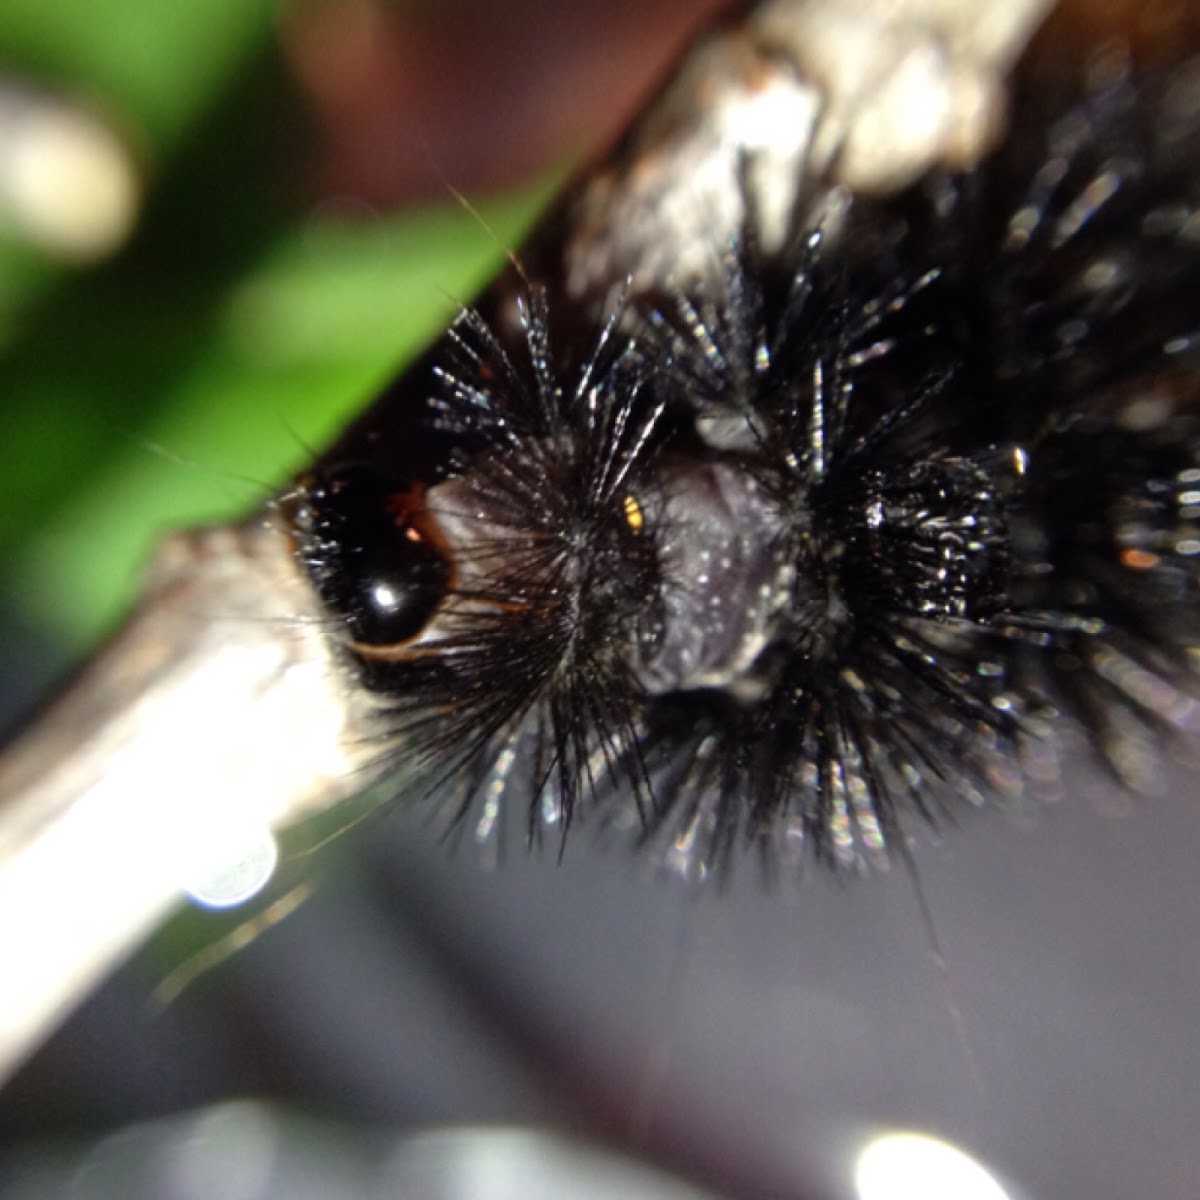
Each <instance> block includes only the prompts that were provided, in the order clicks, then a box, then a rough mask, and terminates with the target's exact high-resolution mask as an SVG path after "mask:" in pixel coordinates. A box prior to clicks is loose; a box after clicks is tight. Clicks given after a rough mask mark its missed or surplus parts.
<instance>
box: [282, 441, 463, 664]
mask: <svg viewBox="0 0 1200 1200" xmlns="http://www.w3.org/2000/svg"><path fill="white" fill-rule="evenodd" d="M295 520H296V527H297V530H298V532H299V535H300V553H301V556H302V558H303V561H304V563H305V565H306V566H307V567H308V570H309V571H310V573H311V574H312V578H313V581H314V583H315V584H316V587H317V591H318V593H319V594H320V596H321V600H322V601H323V602H324V604H325V605H326V607H327V608H328V609H329V611H330V612H331V613H333V614H334V615H336V616H338V617H340V618H342V620H343V621H344V622H345V625H346V629H347V631H348V632H349V634H350V637H351V639H352V640H353V641H354V642H356V643H358V644H360V645H364V646H379V647H382V646H394V645H398V644H402V643H404V642H408V641H411V640H412V639H413V638H415V637H417V636H418V635H419V634H420V633H421V631H422V630H423V629H424V628H425V627H426V625H427V624H428V623H429V621H430V619H431V618H432V617H433V615H434V613H435V612H436V611H437V609H438V607H439V606H440V604H441V602H442V600H443V599H444V598H445V595H446V592H447V589H448V587H449V585H450V576H451V569H450V563H449V562H448V561H447V559H446V556H445V554H444V553H443V552H442V550H441V549H440V548H439V546H438V545H437V539H436V536H435V530H434V527H433V522H432V520H431V518H430V517H429V516H428V514H427V513H425V511H424V488H423V486H422V485H420V484H409V483H407V482H406V481H403V480H399V479H396V478H394V477H393V476H391V475H389V474H388V473H387V472H384V471H381V470H380V469H379V468H377V467H373V466H370V465H368V464H365V463H345V464H341V465H339V466H336V467H332V468H330V469H328V470H324V471H322V472H320V474H318V475H314V476H311V477H310V478H309V479H308V480H307V481H305V483H304V484H303V500H302V502H301V504H300V505H299V507H298V508H297V511H296V518H295Z"/></svg>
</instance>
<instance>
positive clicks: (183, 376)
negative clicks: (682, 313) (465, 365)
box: [0, 0, 547, 649]
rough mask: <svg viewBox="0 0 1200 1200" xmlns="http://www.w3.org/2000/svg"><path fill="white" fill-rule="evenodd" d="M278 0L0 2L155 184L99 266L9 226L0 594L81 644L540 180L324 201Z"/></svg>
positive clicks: (470, 267)
mask: <svg viewBox="0 0 1200 1200" xmlns="http://www.w3.org/2000/svg"><path fill="white" fill-rule="evenodd" d="M275 9H276V5H274V4H271V3H267V2H266V0H202V2H200V3H192V4H184V5H175V4H154V3H151V2H149V0H101V2H99V3H98V2H97V0H53V3H47V2H46V0H0V70H2V71H4V72H5V73H8V74H10V75H12V76H15V77H20V78H21V79H22V80H23V81H25V82H27V83H32V84H35V85H40V86H48V87H53V88H55V89H60V90H65V91H68V92H70V93H71V94H73V95H75V96H79V97H83V98H86V100H87V101H88V102H90V103H92V104H94V105H96V106H97V107H98V108H99V109H100V110H101V111H103V112H104V113H105V114H106V115H107V116H108V117H109V118H110V119H111V120H112V121H113V122H114V124H115V126H116V127H117V128H118V129H119V130H121V131H122V132H123V133H124V134H125V135H126V136H127V137H128V138H129V139H130V140H131V144H132V145H133V146H134V147H135V149H136V152H137V154H138V156H139V158H140V161H141V162H142V164H143V169H144V176H145V183H146V200H145V208H144V211H143V213H142V217H141V219H140V222H139V225H138V228H137V230H136V232H135V235H134V237H133V239H132V241H131V242H130V244H129V245H128V246H127V247H126V248H125V249H123V250H122V251H121V252H120V253H119V254H118V255H117V257H116V258H114V259H113V260H112V261H110V262H108V263H107V264H105V265H103V266H99V267H93V268H88V269H81V268H67V267H63V266H56V265H54V264H52V263H49V262H47V261H43V260H41V259H39V258H38V257H37V256H36V255H35V254H34V253H33V252H32V251H30V250H28V249H27V248H23V247H21V246H19V245H15V244H0V566H2V567H3V573H2V575H0V604H4V605H6V606H8V607H10V608H13V607H16V608H19V609H20V610H22V612H23V613H24V614H25V615H26V616H27V617H29V618H31V619H33V620H34V621H36V623H37V624H38V625H39V626H40V627H41V628H43V629H44V630H46V631H48V632H50V633H52V634H53V635H54V636H56V637H58V638H60V639H62V640H64V641H65V642H66V643H67V644H68V645H69V646H70V647H71V648H73V649H77V648H79V647H81V646H82V645H83V644H84V643H85V642H86V641H87V640H89V639H91V638H93V637H94V636H96V634H97V633H98V632H99V631H101V630H102V629H103V627H104V626H105V625H106V624H108V623H110V622H111V621H113V620H114V619H115V617H116V615H117V614H118V613H119V611H120V609H121V607H122V606H123V605H124V604H125V603H127V602H128V599H129V598H130V596H132V594H133V593H134V592H135V590H136V584H137V572H138V566H139V564H140V562H141V561H142V560H143V559H144V557H145V554H146V552H147V550H148V548H149V545H150V544H151V542H152V540H153V537H154V535H155V533H156V532H157V531H160V530H162V529H163V528H166V527H170V526H178V525H185V524H194V523H196V522H199V521H204V520H211V519H215V518H225V517H229V516H231V515H233V514H236V513H239V512H243V511H245V510H246V509H247V508H248V507H249V506H251V505H252V504H253V503H254V502H255V501H256V500H257V499H258V498H259V497H261V496H262V495H263V494H264V492H265V491H266V490H268V489H270V488H271V487H273V486H276V485H278V484H279V482H280V481H281V480H282V479H283V478H285V477H286V474H287V472H288V471H290V470H292V469H294V468H295V466H296V465H297V464H298V463H299V462H301V461H303V459H304V458H305V457H306V455H307V453H308V449H307V448H308V447H311V446H316V445H320V444H321V443H322V442H323V441H324V440H325V439H327V438H328V436H329V435H330V433H331V432H332V431H333V430H334V429H336V428H337V426H338V425H339V424H340V423H342V422H343V421H344V420H345V419H346V418H347V417H348V416H349V415H350V414H352V413H353V412H354V411H355V410H356V409H357V408H358V407H360V406H361V405H362V404H364V403H365V402H366V401H367V400H369V399H370V396H371V394H372V392H373V390H374V389H376V388H377V387H378V386H379V385H380V384H381V383H382V382H383V381H384V380H385V379H386V378H387V376H388V375H389V374H390V373H391V372H392V371H394V370H395V369H396V367H397V366H398V365H399V364H400V363H401V362H402V361H403V360H404V358H405V357H406V356H407V355H410V354H411V353H413V352H414V351H415V350H416V349H417V348H419V346H420V345H421V344H422V343H423V342H424V341H426V340H427V339H428V338H429V337H430V336H432V335H433V334H434V333H435V332H436V331H437V329H438V328H440V327H441V326H443V325H444V324H445V322H446V321H447V319H448V318H449V316H450V315H451V314H452V313H453V311H454V309H455V306H456V304H457V303H459V302H460V301H464V300H467V299H469V298H470V296H471V294H472V293H473V292H474V290H475V289H476V288H477V287H478V286H479V285H480V284H482V282H484V281H485V280H486V278H487V276H488V275H489V274H490V273H491V271H492V270H493V269H494V268H495V265H496V263H497V261H498V260H499V258H500V256H501V254H502V247H503V246H505V245H512V244H514V243H515V242H516V241H518V240H519V236H520V231H521V229H522V227H523V225H524V224H525V223H526V222H527V220H528V219H529V216H530V215H531V214H532V212H533V211H534V209H535V207H536V204H537V203H538V202H539V201H540V200H541V199H542V198H544V196H545V195H546V192H547V183H546V182H545V181H543V183H541V184H540V185H538V186H534V187H531V188H530V189H529V190H528V192H526V193H524V194H521V195H518V196H510V197H506V198H502V199H499V200H495V201H492V202H490V203H481V204H480V211H481V212H482V214H483V215H484V217H485V219H486V222H487V225H488V226H489V227H490V229H491V231H493V232H494V236H493V232H489V231H488V230H487V229H485V228H484V227H483V225H482V224H481V223H480V221H479V220H478V219H477V218H476V217H474V216H472V215H471V214H469V213H467V212H466V211H464V210H463V208H462V207H461V206H460V205H456V204H454V203H451V202H449V201H448V203H447V205H446V206H445V207H444V208H442V209H437V210H421V211H413V212H406V213H396V214H365V213H362V212H349V213H348V212H347V211H344V210H343V211H339V210H338V209H337V208H336V206H330V205H326V206H324V207H321V206H315V205H314V203H313V201H312V198H311V195H309V194H308V193H307V192H306V188H305V184H304V179H303V172H302V170H301V169H300V165H299V164H301V163H303V162H304V161H306V160H305V155H306V153H307V150H306V148H305V147H304V146H303V144H302V133H301V131H302V129H303V120H302V119H301V113H300V107H299V104H298V102H297V101H296V99H295V97H294V96H293V94H292V89H291V85H290V82H289V80H288V79H287V77H286V73H285V72H284V70H283V69H282V67H281V65H280V62H279V58H278V55H277V51H276V48H275V21H276V19H277V14H276V11H275Z"/></svg>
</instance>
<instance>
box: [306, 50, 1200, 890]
mask: <svg viewBox="0 0 1200 1200" xmlns="http://www.w3.org/2000/svg"><path fill="white" fill-rule="evenodd" d="M1197 70H1200V63H1193V64H1191V65H1189V66H1186V67H1184V68H1179V69H1176V70H1175V71H1174V72H1170V73H1164V74H1162V75H1154V74H1149V73H1147V74H1141V75H1138V74H1136V73H1133V72H1131V71H1130V70H1123V71H1122V70H1114V69H1112V62H1111V61H1110V62H1108V63H1107V64H1106V69H1105V70H1103V71H1100V70H1093V71H1091V72H1090V73H1087V74H1085V76H1084V78H1085V80H1086V82H1084V83H1082V84H1080V86H1079V87H1078V88H1077V89H1075V90H1072V89H1070V88H1068V87H1067V86H1066V85H1065V84H1064V85H1063V88H1062V89H1061V91H1062V94H1060V95H1051V94H1049V91H1048V89H1047V87H1046V86H1045V84H1044V81H1043V82H1042V83H1041V84H1039V86H1038V87H1031V88H1027V89H1023V88H1022V86H1021V85H1020V84H1018V86H1017V90H1016V94H1015V97H1014V111H1013V116H1012V121H1011V132H1010V134H1009V135H1008V137H1007V138H1006V139H1005V140H1004V141H1003V143H1002V144H1001V145H1000V146H999V147H998V148H997V149H996V150H995V151H994V152H993V153H992V154H991V155H990V156H989V157H988V158H987V159H986V160H985V161H984V162H983V163H982V164H981V165H980V166H979V167H978V168H976V169H975V170H973V171H971V172H969V173H960V174H956V173H952V172H948V171H937V172H933V173H930V174H929V175H928V176H926V177H925V178H923V179H921V180H920V181H919V182H918V183H916V184H914V185H912V186H911V187H909V188H907V189H905V190H904V191H903V192H901V193H899V194H896V195H893V196H890V197H887V198H876V199H869V198H862V197H859V198H856V199H855V200H854V202H853V203H852V205H851V206H850V208H849V210H848V212H847V214H846V215H845V216H844V218H839V220H838V221H837V222H836V228H834V227H832V226H829V227H827V226H826V225H823V224H821V223H813V222H812V221H811V220H808V221H806V220H805V218H804V217H797V219H796V224H795V230H794V234H793V236H792V237H791V238H790V240H789V243H788V247H787V248H786V249H785V250H784V251H783V252H778V253H773V254H770V255H768V254H765V253H764V252H763V251H762V249H761V247H760V244H759V243H760V239H759V237H758V236H757V233H756V231H755V229H754V227H753V223H752V222H748V223H747V227H746V229H745V232H744V234H743V236H742V237H740V238H739V239H738V240H737V241H736V242H735V243H734V244H732V245H727V246H716V247H714V248H713V258H714V263H715V264H716V269H715V270H714V272H713V280H714V282H712V283H710V284H708V285H705V286H703V287H699V286H698V287H696V288H684V289H680V290H675V291H668V292H666V293H664V294H661V295H638V294H630V295H626V296H624V297H623V298H622V299H621V300H620V302H619V303H618V304H616V305H615V306H613V308H612V310H611V312H610V313H609V315H608V316H607V317H606V318H603V319H602V320H600V321H599V322H598V323H597V325H596V326H595V327H594V328H593V329H592V331H591V333H590V334H589V335H588V336H587V337H586V338H583V339H582V340H578V341H577V342H575V343H574V344H570V345H560V344H556V343H555V341H554V337H553V332H552V328H551V317H552V316H553V313H552V312H551V306H550V304H549V302H548V300H547V297H546V293H545V291H544V290H543V289H541V288H540V287H538V286H533V285H531V286H530V287H529V288H528V290H527V294H526V296H525V298H524V301H523V303H522V307H521V313H520V320H521V326H522V329H523V345H522V346H520V347H519V349H517V350H514V349H513V348H512V347H511V346H510V347H506V346H505V344H504V343H503V341H502V339H501V337H500V336H499V334H498V333H496V332H495V331H494V330H493V328H491V327H490V326H489V324H488V323H487V322H486V321H484V320H483V319H482V318H481V317H480V316H479V315H477V314H476V313H474V312H472V311H468V312H465V313H464V314H463V315H462V316H461V318H460V319H459V320H458V322H457V323H456V324H455V326H454V327H453V328H452V330H451V331H450V333H449V334H448V336H447V338H446V339H445V341H444V343H443V345H442V347H441V348H440V349H439V350H438V351H437V352H436V354H435V366H434V370H433V377H432V379H431V382H430V388H429V397H430V399H429V404H428V411H427V420H428V422H429V426H430V429H432V430H434V431H436V434H437V436H439V437H444V438H449V439H451V441H452V442H453V445H454V450H453V453H452V454H451V455H450V457H449V459H448V465H446V466H445V467H444V468H442V469H440V470H439V471H438V472H437V473H436V476H435V477H433V478H424V479H419V480H414V479H411V478H401V477H397V476H393V475H392V474H390V473H389V471H388V470H387V468H386V466H380V465H379V464H378V463H376V464H371V465H367V464H365V463H353V462H343V463H340V464H337V465H334V466H330V467H327V468H322V469H320V470H318V471H317V472H315V473H314V474H312V475H310V476H309V477H308V478H307V479H306V480H305V481H304V486H303V489H302V493H303V495H302V501H301V503H300V504H299V505H298V507H297V509H296V512H295V520H296V525H297V529H298V541H299V545H300V549H301V553H302V555H303V557H304V559H305V561H306V562H307V563H308V565H309V567H310V570H311V571H312V574H313V577H314V580H315V582H316V585H317V587H318V588H319V590H320V592H321V594H322V596H323V597H324V599H325V601H326V603H327V604H328V606H329V608H330V610H331V611H332V613H333V614H334V615H335V616H336V617H337V618H338V620H339V622H340V625H341V627H342V631H343V632H342V636H343V638H344V642H345V648H346V652H347V655H348V657H349V659H350V660H351V661H352V662H353V663H354V664H355V667H356V669H357V670H358V671H359V673H360V677H361V679H362V682H363V684H364V685H365V687H366V688H367V689H369V691H370V693H371V694H372V696H373V697H374V702H375V705H376V707H377V711H378V717H379V721H380V726H379V728H380V730H381V734H380V736H381V739H382V746H383V750H382V752H381V758H382V759H383V760H384V761H385V762H393V763H395V764H396V766H397V769H401V770H403V771H404V772H406V773H409V774H410V775H413V776H415V778H416V780H417V781H418V786H419V788H420V789H421V790H426V791H429V790H432V791H434V792H435V793H436V794H437V795H439V796H446V795H449V796H451V797H452V798H453V803H454V804H455V805H456V807H457V811H458V812H459V814H460V815H466V814H467V812H468V811H470V810H472V809H473V808H475V809H477V817H476V819H477V825H476V828H477V830H478V832H479V835H480V836H481V837H483V836H486V835H487V834H488V833H489V832H490V831H491V830H492V829H493V828H494V826H495V825H496V823H497V821H498V820H499V817H500V805H501V803H502V802H505V801H509V802H511V801H512V800H513V799H514V798H517V797H519V798H520V800H521V802H522V804H523V805H524V806H525V812H526V813H527V831H528V834H529V836H530V838H531V839H536V838H537V837H538V836H540V835H541V833H542V832H543V831H545V830H547V829H557V830H559V831H563V832H565V830H566V829H567V828H568V826H569V825H570V823H571V822H572V820H573V819H574V818H575V817H576V815H577V814H578V813H579V812H580V810H581V809H583V808H585V807H587V808H591V807H598V808H601V809H602V810H603V811H604V812H605V813H606V814H608V816H609V817H610V818H611V819H613V820H614V821H616V822H617V823H618V824H620V823H628V824H633V823H634V822H633V821H632V819H631V816H630V814H631V813H633V812H636V815H637V821H636V828H637V829H638V830H640V831H641V836H642V837H643V838H644V839H645V840H647V841H649V842H652V843H654V844H655V845H656V846H657V847H658V849H659V852H660V853H661V854H662V855H664V856H665V857H666V858H667V859H668V860H669V861H671V862H672V863H673V864H674V865H676V866H678V867H680V868H681V869H684V870H686V871H689V872H696V871H702V870H704V869H706V868H708V867H710V866H712V865H716V864H720V863H722V862H723V861H724V860H725V859H726V858H727V856H728V855H729V853H730V852H731V851H732V850H733V849H734V848H735V847H737V846H739V845H741V844H743V843H749V844H752V845H755V846H757V847H759V848H760V849H761V850H763V851H764V853H765V855H766V857H767V859H768V860H769V861H778V860H779V859H780V858H781V857H782V858H784V859H790V858H794V857H795V856H796V853H797V848H799V849H800V850H802V851H804V852H806V853H811V854H812V855H813V856H815V858H816V859H817V860H819V861H821V862H823V863H826V864H829V865H832V866H835V867H849V866H853V865H856V864H859V863H862V862H871V861H882V860H884V859H885V858H886V856H887V852H888V850H889V848H892V849H894V848H896V847H897V846H899V845H902V844H903V839H905V838H906V837H907V836H908V833H909V830H910V825H911V824H912V822H913V819H914V818H916V819H918V822H928V823H933V824H937V823H939V822H940V821H942V820H943V819H946V818H951V819H952V818H953V817H954V816H955V814H956V813H958V812H959V811H961V810H962V809H963V808H964V806H971V805H978V804H982V803H984V802H985V801H987V800H989V799H991V798H993V797H996V796H1004V795H1010V794H1013V793H1017V792H1020V791H1021V790H1022V789H1023V788H1025V787H1026V786H1027V784H1028V776H1029V774H1030V772H1029V770H1028V756H1029V755H1030V754H1037V755H1041V757H1042V758H1045V757H1046V754H1045V749H1046V747H1049V748H1050V750H1051V752H1052V755H1053V754H1055V753H1057V751H1055V749H1054V747H1055V746H1056V744H1057V742H1058V741H1059V740H1061V739H1062V738H1064V737H1065V736H1068V735H1070V734H1071V733H1072V732H1082V733H1083V735H1085V737H1086V741H1087V743H1088V744H1089V745H1090V746H1091V747H1092V749H1093V750H1094V752H1095V754H1096V756H1097V757H1098V759H1099V760H1100V761H1101V762H1103V763H1104V764H1106V766H1107V768H1108V769H1109V770H1110V771H1111V772H1112V773H1114V774H1115V775H1116V776H1117V777H1118V778H1119V779H1120V780H1121V781H1122V782H1123V783H1125V784H1127V785H1129V786H1131V787H1133V788H1145V787H1147V786H1149V784H1150V782H1151V774H1152V766H1153V762H1154V759H1155V758H1156V756H1158V755H1159V754H1160V753H1161V741H1162V738H1163V736H1164V735H1168V734H1170V733H1171V732H1173V731H1177V730H1179V729H1180V728H1182V727H1184V726H1186V725H1187V723H1188V721H1189V719H1190V718H1191V716H1192V714H1193V711H1194V707H1193V706H1194V698H1195V697H1196V695H1197V666H1198V663H1200V658H1198V655H1200V649H1198V647H1200V570H1198V567H1200V341H1198V338H1200V332H1198V325H1200V168H1198V166H1197V164H1198V163H1200V114H1198V113H1197V112H1196V111H1195V105H1194V104H1190V103H1188V102H1187V97H1188V96H1190V95H1191V92H1189V91H1188V90H1187V88H1186V87H1184V86H1183V84H1182V83H1181V82H1180V81H1186V80H1187V79H1189V78H1193V77H1194V76H1195V73H1196V71H1197ZM1051 90H1052V89H1051ZM819 186H820V181H816V182H815V183H814V188H817V187H819ZM798 211H799V212H804V211H810V210H806V206H805V204H804V203H803V202H802V203H801V204H800V205H799V207H798Z"/></svg>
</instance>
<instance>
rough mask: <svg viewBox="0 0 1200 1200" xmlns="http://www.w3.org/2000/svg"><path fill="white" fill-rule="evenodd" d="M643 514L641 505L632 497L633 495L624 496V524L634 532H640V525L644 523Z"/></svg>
mask: <svg viewBox="0 0 1200 1200" xmlns="http://www.w3.org/2000/svg"><path fill="white" fill-rule="evenodd" d="M645 520H646V519H645V516H644V515H643V513H642V506H641V505H640V504H639V503H638V502H637V500H635V499H634V497H633V496H626V497H625V524H626V525H628V526H629V528H630V529H632V530H633V532H634V533H641V531H642V526H643V525H644V524H645Z"/></svg>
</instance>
